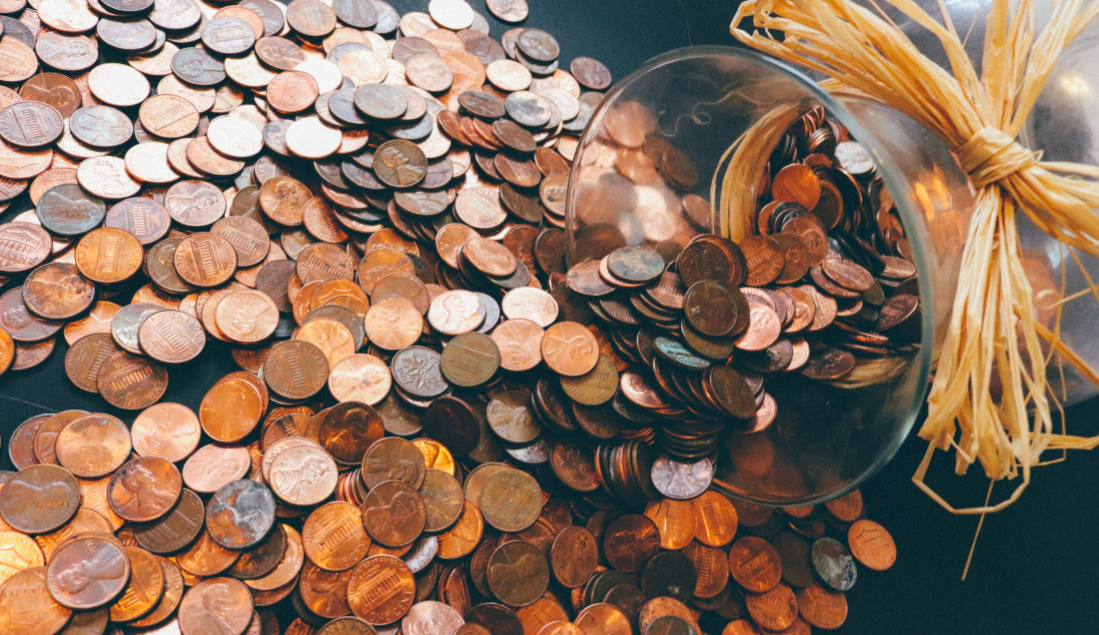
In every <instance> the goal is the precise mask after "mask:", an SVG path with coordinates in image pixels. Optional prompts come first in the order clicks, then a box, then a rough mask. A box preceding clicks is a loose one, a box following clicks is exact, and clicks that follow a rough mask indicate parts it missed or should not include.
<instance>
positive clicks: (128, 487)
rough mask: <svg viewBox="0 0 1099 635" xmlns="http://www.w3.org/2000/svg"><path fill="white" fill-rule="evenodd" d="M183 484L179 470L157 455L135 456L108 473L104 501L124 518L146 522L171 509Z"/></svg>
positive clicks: (159, 516)
mask: <svg viewBox="0 0 1099 635" xmlns="http://www.w3.org/2000/svg"><path fill="white" fill-rule="evenodd" d="M182 486H183V483H182V479H181V477H180V473H179V470H177V469H176V467H175V466H174V465H172V464H171V463H169V462H168V461H166V460H164V459H161V458H158V457H151V456H148V457H139V458H136V459H132V460H130V461H128V462H126V463H125V464H123V465H122V467H121V468H119V470H118V471H117V472H115V474H114V476H113V477H111V482H110V485H109V486H108V488H107V501H108V502H109V503H110V505H111V509H112V510H113V511H114V512H115V513H116V514H118V515H119V516H120V517H121V518H123V519H125V520H130V521H133V522H150V521H153V520H156V519H158V518H161V517H162V516H164V515H165V514H167V513H168V512H170V511H171V510H172V507H173V506H175V504H176V502H177V501H178V500H179V497H180V491H181V488H182Z"/></svg>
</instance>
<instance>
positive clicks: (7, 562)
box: [0, 530, 46, 584]
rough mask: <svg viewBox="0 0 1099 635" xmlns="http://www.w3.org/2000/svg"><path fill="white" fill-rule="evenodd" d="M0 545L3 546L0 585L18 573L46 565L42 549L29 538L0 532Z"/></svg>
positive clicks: (13, 532)
mask: <svg viewBox="0 0 1099 635" xmlns="http://www.w3.org/2000/svg"><path fill="white" fill-rule="evenodd" d="M0 544H3V545H4V557H3V560H0V584H2V583H3V582H6V581H7V580H8V579H9V578H11V577H12V576H14V575H15V574H17V573H19V572H20V571H24V570H26V569H31V568H34V567H42V566H45V564H46V560H45V558H44V557H43V553H42V549H41V548H40V547H39V546H38V544H37V543H35V541H34V539H32V538H31V537H29V536H25V535H23V534H21V533H19V532H16V531H10V530H7V531H3V532H0Z"/></svg>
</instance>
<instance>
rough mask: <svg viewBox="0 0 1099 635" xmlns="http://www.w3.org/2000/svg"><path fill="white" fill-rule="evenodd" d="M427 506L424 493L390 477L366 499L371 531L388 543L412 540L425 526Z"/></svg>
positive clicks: (365, 514)
mask: <svg viewBox="0 0 1099 635" xmlns="http://www.w3.org/2000/svg"><path fill="white" fill-rule="evenodd" d="M426 522H427V508H426V506H425V505H424V500H423V498H422V497H421V496H420V494H419V493H418V492H417V491H416V490H414V489H412V488H411V487H409V486H408V485H406V484H404V483H402V482H400V481H386V482H384V483H381V484H379V485H378V486H377V487H375V488H374V489H372V490H370V493H369V494H368V495H367V497H366V500H365V501H364V502H363V524H364V525H365V526H366V531H367V533H369V534H370V537H371V538H373V539H374V540H376V541H377V542H379V543H381V544H383V545H385V546H388V547H401V546H404V545H407V544H411V543H412V541H414V540H415V539H416V538H418V537H419V535H420V533H421V532H422V531H423V529H424V525H425V523H426Z"/></svg>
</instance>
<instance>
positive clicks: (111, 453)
mask: <svg viewBox="0 0 1099 635" xmlns="http://www.w3.org/2000/svg"><path fill="white" fill-rule="evenodd" d="M130 449H131V445H130V431H129V430H127V429H126V426H125V424H123V423H122V421H120V420H119V419H117V418H115V417H112V416H110V415H101V414H92V415H87V416H84V417H81V418H79V419H77V420H75V421H73V422H72V423H69V424H68V425H67V426H65V428H64V429H62V430H61V432H60V433H59V434H58V435H57V440H56V453H57V461H58V462H59V463H60V464H61V466H62V467H64V468H65V469H67V470H69V471H70V472H72V473H73V475H74V476H78V477H80V478H98V477H101V476H106V475H108V474H110V473H112V472H114V471H115V470H117V469H118V468H119V466H121V465H122V463H123V462H125V461H126V457H127V456H129V454H130Z"/></svg>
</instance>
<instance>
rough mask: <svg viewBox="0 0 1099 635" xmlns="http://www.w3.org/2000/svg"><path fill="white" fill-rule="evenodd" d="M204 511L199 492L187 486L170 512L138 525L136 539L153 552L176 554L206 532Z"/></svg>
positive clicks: (135, 529) (139, 543)
mask: <svg viewBox="0 0 1099 635" xmlns="http://www.w3.org/2000/svg"><path fill="white" fill-rule="evenodd" d="M205 513H206V510H205V508H204V507H203V505H202V499H200V498H199V497H198V494H195V493H194V492H192V491H191V490H189V489H184V490H182V491H181V494H180V497H179V501H178V502H177V503H176V505H175V506H174V507H173V508H172V509H171V511H169V512H168V513H167V514H165V515H164V516H161V517H160V518H159V519H157V520H156V521H153V522H150V523H143V524H140V525H138V526H135V527H134V539H135V540H137V544H138V545H140V546H141V547H142V548H144V549H147V550H148V551H150V552H152V553H158V554H169V553H176V552H178V551H180V550H181V549H183V548H185V547H186V546H187V545H190V544H192V543H193V542H194V540H195V538H196V537H198V535H199V534H200V533H203V522H204V518H205Z"/></svg>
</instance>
